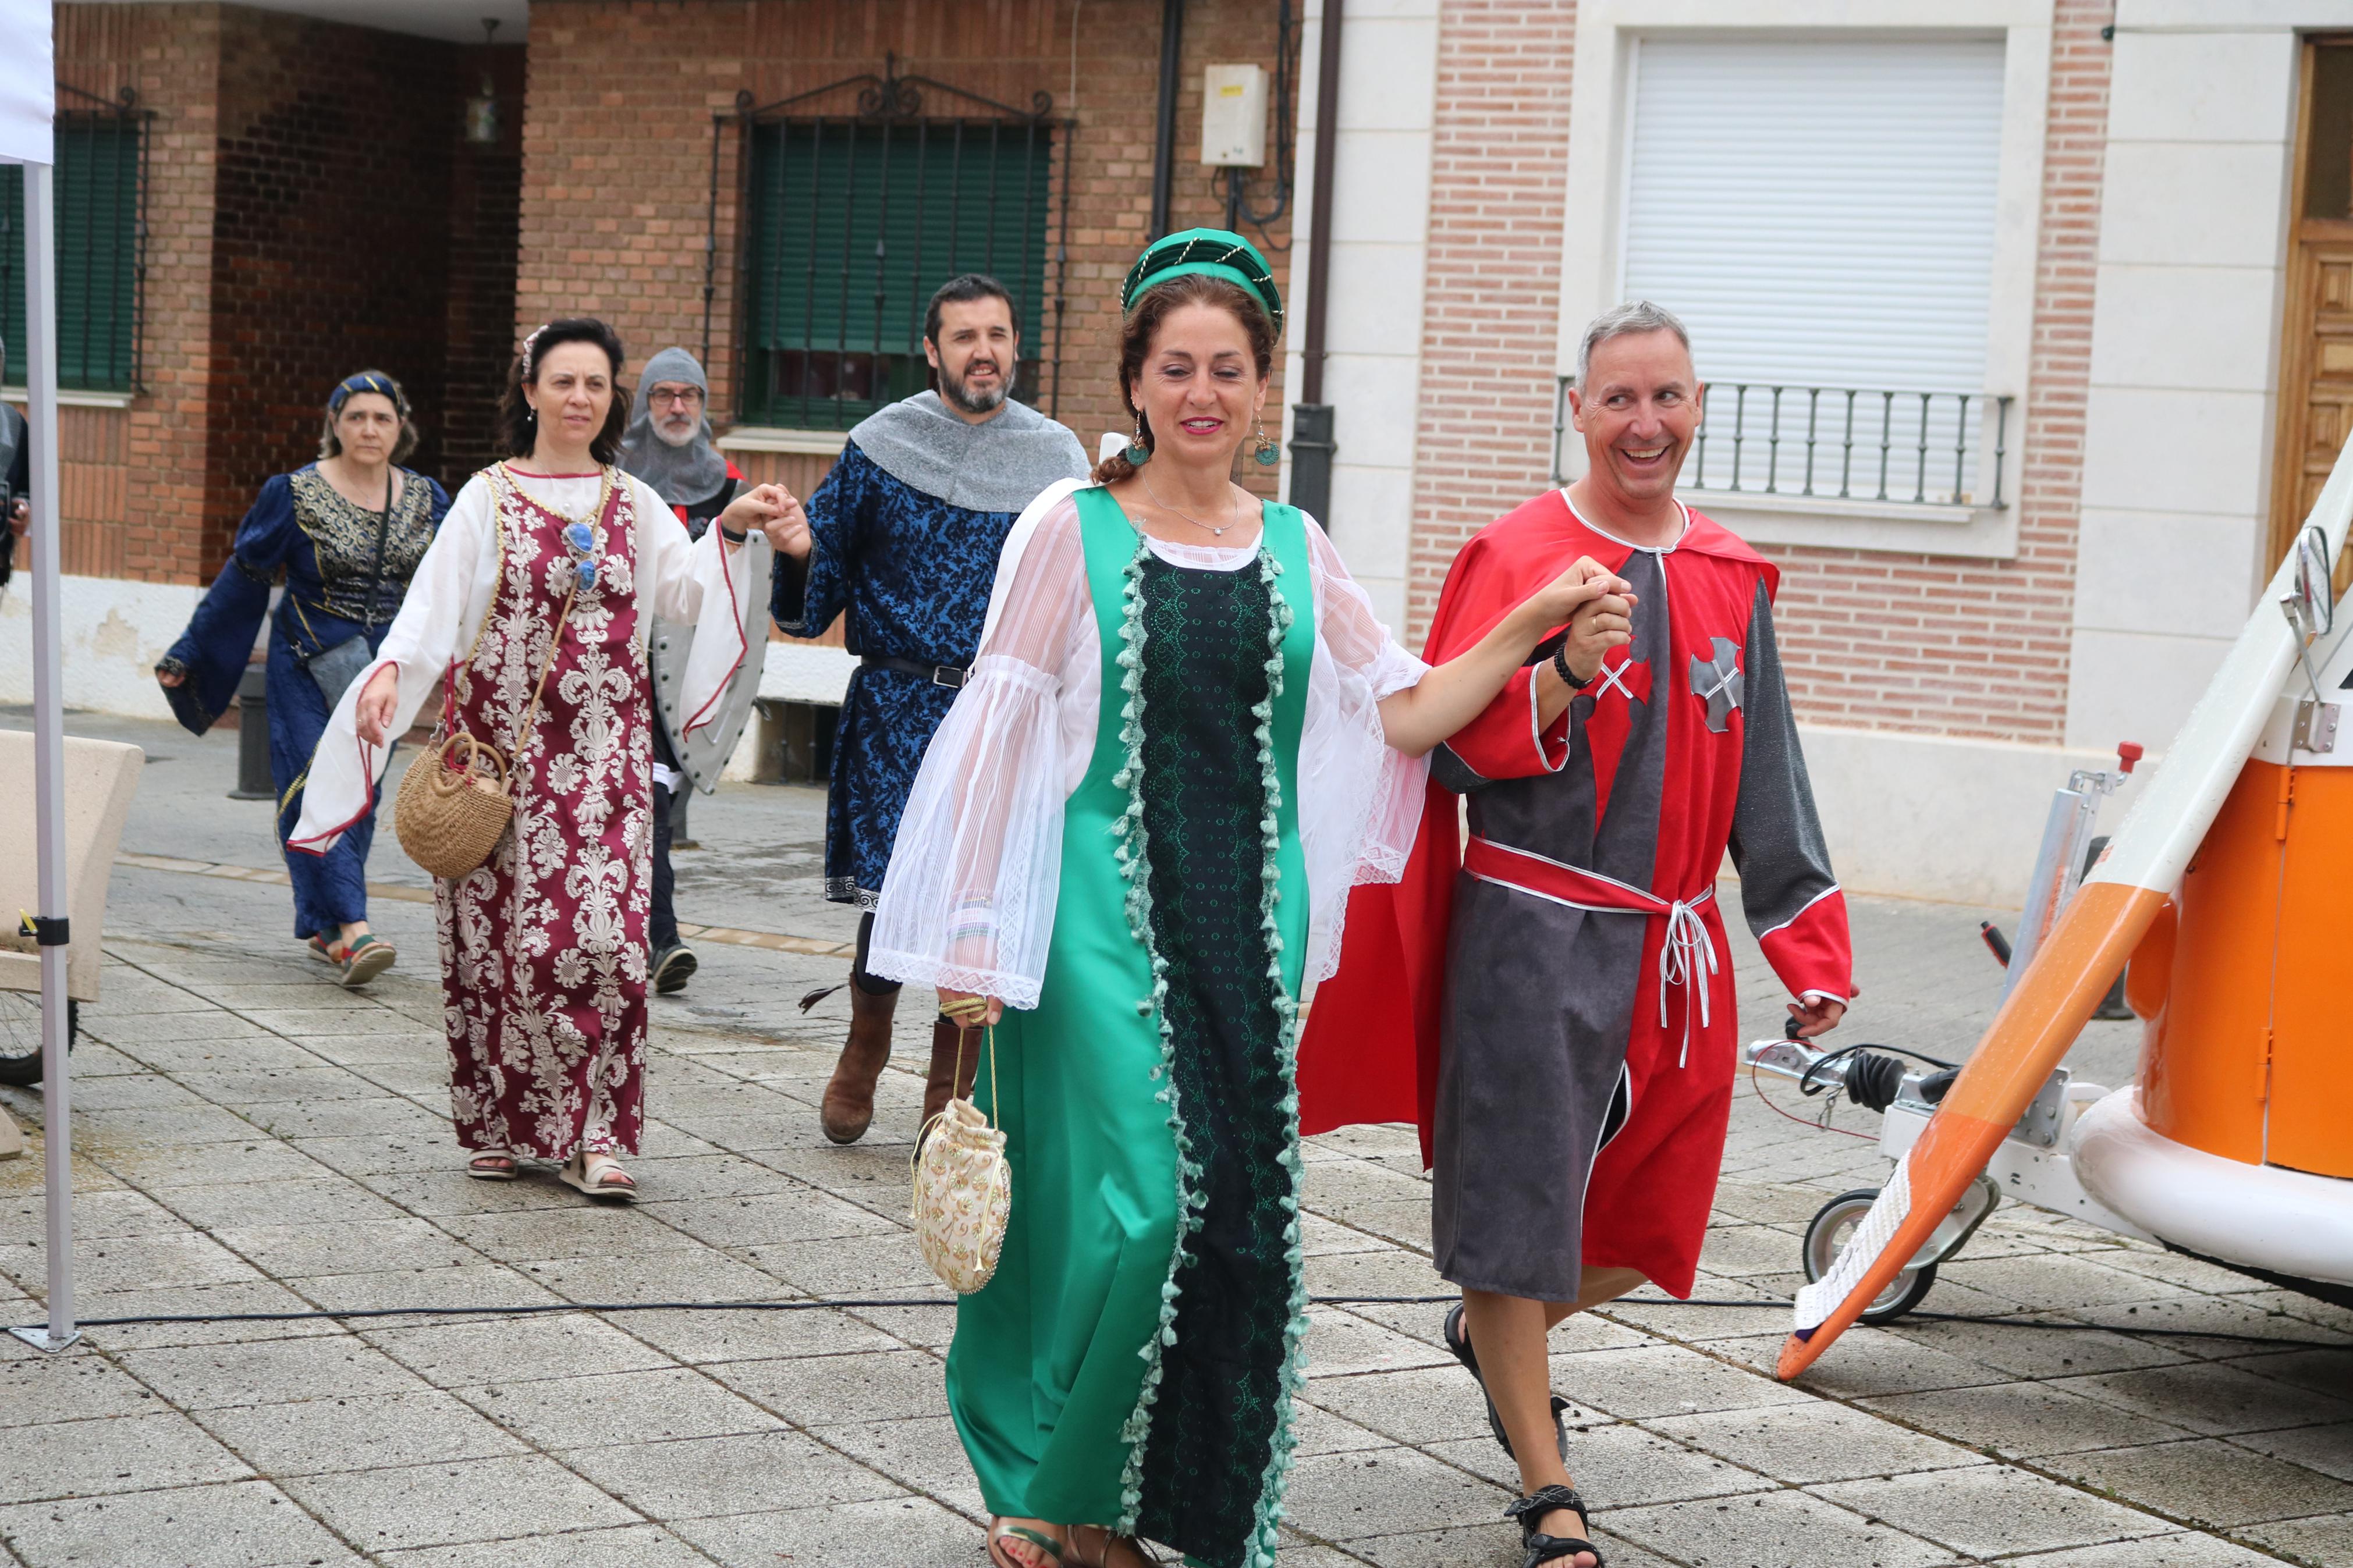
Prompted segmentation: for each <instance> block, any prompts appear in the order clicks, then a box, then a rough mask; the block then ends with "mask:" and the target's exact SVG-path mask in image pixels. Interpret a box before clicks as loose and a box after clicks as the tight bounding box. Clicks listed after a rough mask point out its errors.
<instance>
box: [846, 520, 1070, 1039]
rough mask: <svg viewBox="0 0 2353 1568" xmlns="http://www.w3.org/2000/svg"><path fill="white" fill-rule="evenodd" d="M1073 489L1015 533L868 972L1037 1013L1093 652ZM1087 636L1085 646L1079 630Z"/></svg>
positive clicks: (908, 833)
mask: <svg viewBox="0 0 2353 1568" xmlns="http://www.w3.org/2000/svg"><path fill="white" fill-rule="evenodd" d="M1076 488H1077V487H1076V485H1075V483H1074V482H1069V481H1066V482H1063V483H1060V484H1058V485H1056V486H1055V487H1054V488H1053V489H1049V490H1048V491H1047V492H1046V493H1045V494H1044V495H1041V496H1040V497H1039V498H1038V500H1036V501H1034V502H1032V503H1031V504H1030V507H1029V510H1027V511H1025V512H1024V513H1023V514H1022V516H1021V518H1020V520H1019V521H1017V522H1016V523H1015V524H1014V527H1013V532H1012V535H1011V536H1010V538H1008V541H1007V542H1006V547H1005V554H1004V556H1003V558H1002V560H1001V561H1000V562H999V563H998V565H997V584H996V588H995V590H994V591H993V593H992V594H991V595H990V598H989V607H988V621H987V629H986V630H985V631H983V633H982V634H981V641H980V654H979V657H978V658H976V659H975V660H974V662H973V667H972V676H971V679H969V680H968V681H967V682H966V683H965V688H964V689H963V690H962V691H961V692H959V693H958V694H957V696H956V700H955V706H953V707H951V708H950V709H949V710H948V716H947V718H946V719H945V720H944V721H942V723H941V725H940V728H939V732H938V733H937V734H935V735H934V736H933V738H932V743H931V748H930V750H928V751H927V752H924V753H923V769H922V771H921V772H920V773H917V774H916V775H915V785H914V788H913V791H912V792H911V793H910V794H909V795H908V797H907V809H906V811H905V812H904V813H903V814H902V816H900V818H899V837H898V839H897V841H896V842H895V844H894V845H893V847H892V851H891V868H890V869H889V871H888V872H886V873H885V874H884V876H883V879H882V897H881V901H880V903H879V904H878V905H877V907H876V909H875V911H874V933H873V938H872V941H871V944H870V948H869V952H868V954H867V961H866V963H867V968H868V969H869V970H870V971H871V972H872V973H876V974H880V975H883V976H885V977H887V978H890V979H893V980H905V981H912V982H915V983H918V984H926V985H934V986H945V987H948V988H949V989H951V990H956V991H970V992H975V993H978V994H984V995H990V996H997V997H1000V998H1002V999H1003V1000H1004V1001H1005V1003H1006V1004H1007V1005H1009V1006H1014V1007H1035V1006H1036V1005H1038V996H1039V988H1040V986H1041V985H1042V984H1043V983H1044V981H1045V977H1046V952H1047V948H1048V946H1049V944H1050V942H1051V940H1052V938H1053V933H1054V904H1055V899H1056V895H1057V893H1058V892H1059V891H1060V885H1061V875H1062V864H1061V861H1062V803H1063V801H1064V799H1065V798H1066V797H1067V796H1068V795H1069V793H1070V791H1069V785H1068V783H1067V781H1066V779H1065V769H1064V759H1063V756H1062V752H1063V745H1064V742H1063V736H1062V728H1063V726H1062V718H1061V713H1060V706H1061V704H1060V698H1061V696H1062V693H1063V690H1064V688H1065V686H1066V684H1067V682H1068V679H1069V676H1070V666H1071V660H1072V647H1073V645H1074V644H1077V643H1079V642H1081V641H1082V640H1083V641H1085V642H1086V643H1087V644H1088V645H1089V646H1090V647H1092V639H1093V637H1094V630H1093V626H1092V620H1091V619H1090V616H1091V607H1090V605H1091V601H1090V600H1089V597H1088V594H1087V573H1086V554H1085V551H1084V548H1083V546H1082V543H1081V540H1080V534H1079V516H1078V508H1077V507H1076V506H1075V505H1073V504H1072V503H1071V501H1070V500H1069V496H1070V492H1071V490H1072V489H1076ZM1081 631H1083V632H1084V634H1085V636H1084V637H1083V638H1082V637H1079V636H1078V635H1077V634H1078V633H1080V632H1081Z"/></svg>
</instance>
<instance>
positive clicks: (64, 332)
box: [0, 108, 146, 392]
mask: <svg viewBox="0 0 2353 1568" xmlns="http://www.w3.org/2000/svg"><path fill="white" fill-rule="evenodd" d="M145 133H146V120H145V116H144V115H143V114H141V113H139V112H137V111H135V110H130V109H128V108H125V109H124V110H92V111H81V110H66V111H61V112H59V113H58V117H57V142H56V146H57V164H56V169H57V174H56V179H55V183H54V184H53V186H52V189H53V190H54V191H55V193H56V205H57V212H56V221H57V289H58V385H59V386H60V387H66V388H71V389H74V390H78V391H88V392H130V391H132V390H133V389H134V388H136V386H137V385H138V383H139V319H140V307H141V304H142V292H143V289H142V285H143V281H144V276H143V275H144V268H143V267H142V258H141V256H140V237H141V228H142V223H141V218H142V195H143V188H144V185H145V174H146V134H145ZM0 333H5V335H6V339H7V344H8V356H9V357H8V365H7V371H6V379H7V381H8V382H9V383H10V384H14V385H22V384H24V379H25V352H26V335H25V333H26V323H25V171H24V170H23V169H22V168H21V167H19V166H17V165H16V164H13V163H12V164H6V165H0Z"/></svg>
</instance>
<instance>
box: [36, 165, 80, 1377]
mask: <svg viewBox="0 0 2353 1568" xmlns="http://www.w3.org/2000/svg"><path fill="white" fill-rule="evenodd" d="M24 168H25V336H26V340H27V342H26V345H25V346H26V364H25V385H26V390H27V392H28V394H29V396H28V400H27V409H26V411H27V413H28V414H29V415H30V416H31V418H30V421H29V425H28V428H27V431H26V439H27V440H28V441H30V442H31V443H32V447H33V453H32V458H33V463H32V480H33V527H32V541H33V563H32V580H33V581H32V586H33V798H34V805H35V811H36V814H37V833H38V835H39V837H38V847H39V861H40V900H41V907H40V910H39V911H38V912H39V915H40V917H41V918H40V920H39V925H40V927H41V928H42V929H41V931H40V935H41V942H42V946H41V1108H42V1113H43V1114H42V1129H41V1158H42V1162H43V1163H44V1165H45V1166H46V1170H45V1171H44V1173H43V1176H44V1185H45V1186H46V1188H47V1196H48V1215H47V1219H48V1247H49V1327H48V1331H47V1333H46V1334H42V1333H41V1332H40V1331H37V1330H33V1331H18V1337H20V1338H22V1339H25V1340H27V1341H29V1342H32V1343H33V1344H36V1345H38V1346H39V1347H40V1348H41V1349H43V1350H47V1351H61V1350H63V1349H65V1348H66V1347H67V1346H68V1345H69V1344H71V1343H73V1342H74V1341H75V1340H76V1339H78V1338H79V1337H80V1331H79V1330H77V1329H76V1328H75V1327H74V1302H73V1132H72V1113H71V1110H70V1109H69V1100H70V1098H71V1095H70V1090H71V1082H70V1080H69V1078H68V1076H67V1069H68V1067H69V1062H68V1058H67V1054H66V1042H67V1039H68V1035H67V1032H66V1022H67V1018H66V1014H67V1003H66V949H65V945H64V940H65V936H66V934H67V927H66V914H67V910H69V907H70V902H69V899H68V897H67V892H66V795H65V783H66V771H65V697H64V690H63V688H62V685H61V683H60V681H59V679H58V574H59V569H60V566H61V563H60V561H59V559H58V333H57V319H58V318H57V294H58V281H57V244H56V234H57V230H56V227H55V224H56V217H57V214H56V210H55V208H54V206H53V205H52V203H53V200H54V190H55V185H56V182H55V180H54V178H53V177H52V174H53V171H52V170H51V168H50V166H49V165H48V164H47V163H26V165H25V166H24ZM97 937H98V933H97V932H96V931H90V932H86V933H84V935H83V940H84V941H85V942H92V941H96V940H97Z"/></svg>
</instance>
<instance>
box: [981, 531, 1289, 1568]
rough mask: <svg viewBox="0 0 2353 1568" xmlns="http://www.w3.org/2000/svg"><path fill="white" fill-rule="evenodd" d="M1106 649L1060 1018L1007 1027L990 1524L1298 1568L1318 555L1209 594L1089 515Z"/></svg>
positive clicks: (1221, 1567) (1070, 837) (1055, 989)
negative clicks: (1292, 1500)
mask: <svg viewBox="0 0 2353 1568" xmlns="http://www.w3.org/2000/svg"><path fill="white" fill-rule="evenodd" d="M1077 502H1078V507H1079V516H1080V524H1081V530H1082V538H1083V541H1084V544H1085V552H1086V563H1087V580H1088V589H1089V593H1090V595H1091V597H1092V603H1093V608H1094V612H1095V622H1096V626H1097V630H1098V633H1099V635H1100V636H1101V637H1102V639H1103V677H1104V679H1103V707H1102V709H1101V711H1100V713H1099V715H1098V718H1097V724H1096V741H1095V749H1094V753H1093V755H1092V758H1090V760H1089V763H1088V766H1087V771H1086V774H1085V776H1084V778H1083V779H1082V782H1081V784H1080V785H1079V787H1078V790H1077V792H1076V793H1075V794H1073V795H1071V798H1070V800H1069V802H1068V803H1067V805H1066V808H1065V813H1064V819H1063V832H1062V846H1061V857H1062V858H1061V881H1060V894H1059V898H1058V902H1057V904H1056V909H1055V916H1054V930H1053V936H1052V939H1051V942H1050V947H1049V954H1048V960H1047V968H1046V975H1045V982H1044V985H1043V987H1042V989H1041V993H1040V995H1039V1005H1038V1006H1037V1007H1036V1008H1034V1009H1031V1010H1029V1011H1026V1012H1008V1014H1007V1015H1006V1016H1005V1020H1004V1022H1003V1023H1002V1024H1000V1025H999V1026H998V1028H997V1051H996V1069H997V1070H996V1074H995V1075H994V1076H993V1077H992V1076H990V1075H989V1074H988V1073H987V1071H986V1063H984V1076H983V1078H982V1080H981V1082H980V1083H979V1085H978V1086H977V1087H976V1090H975V1098H976V1100H978V1101H979V1103H980V1104H981V1105H982V1106H983V1107H984V1108H987V1107H990V1106H991V1105H992V1101H993V1102H994V1109H995V1110H996V1113H997V1117H998V1119H999V1121H1000V1122H1001V1124H1002V1125H1003V1127H1004V1129H1005V1131H1006V1134H1007V1157H1008V1163H1009V1164H1010V1166H1011V1168H1012V1175H1013V1205H1012V1217H1011V1221H1010V1224H1009V1225H1008V1229H1007V1233H1006V1239H1005V1247H1004V1252H1003V1255H1002V1258H1001V1261H1000V1262H999V1263H998V1266H997V1275H996V1277H995V1279H992V1280H991V1281H990V1283H989V1284H988V1286H987V1288H986V1289H982V1290H979V1291H977V1292H975V1293H974V1294H972V1295H969V1296H966V1297H965V1298H964V1299H963V1300H962V1301H961V1302H960V1303H959V1304H958V1308H957V1312H956V1329H955V1342H954V1343H953V1344H952V1346H951V1347H950V1349H949V1352H948V1362H947V1392H948V1405H949V1408H950V1410H951V1412H952V1413H953V1414H954V1415H955V1423H956V1428H957V1431H958V1433H959V1434H960V1436H962V1438H963V1441H964V1446H965V1453H966V1454H967V1455H968V1456H969V1458H970V1459H971V1461H972V1467H973V1469H974V1471H975V1473H976V1475H977V1476H978V1478H979V1480H980V1486H981V1493H982V1496H983V1497H984V1498H985V1499H986V1500H987V1505H988V1509H989V1511H990V1512H991V1513H992V1514H996V1515H998V1516H1015V1517H1024V1518H1033V1519H1044V1520H1050V1521H1055V1522H1058V1523H1064V1524H1102V1525H1110V1526H1113V1527H1115V1528H1117V1529H1119V1530H1121V1531H1123V1532H1126V1533H1135V1534H1141V1535H1143V1536H1145V1537H1146V1538H1148V1539H1151V1540H1155V1541H1158V1542H1165V1543H1166V1544H1168V1545H1170V1546H1174V1547H1176V1549H1178V1550H1179V1551H1181V1552H1184V1553H1185V1554H1186V1555H1187V1558H1188V1560H1190V1561H1192V1562H1194V1563H1200V1564H1207V1565H1209V1568H1251V1565H1254V1568H1264V1565H1265V1564H1268V1563H1271V1561H1272V1558H1273V1552H1274V1542H1275V1526H1276V1523H1277V1521H1279V1519H1280V1517H1281V1512H1282V1491H1283V1485H1284V1480H1285V1477H1286V1475H1287V1472H1288V1470H1289V1468H1290V1462H1291V1449H1292V1445H1293V1438H1292V1434H1291V1429H1290V1413H1291V1405H1292V1397H1293V1393H1294V1392H1295V1390H1296V1388H1297V1386H1298V1382H1299V1376H1300V1368H1301V1365H1302V1353H1301V1340H1302V1336H1303V1332H1304V1328H1305V1302H1306V1297H1305V1291H1304V1287H1303V1279H1302V1275H1301V1262H1300V1247H1299V1213H1298V1206H1299V1205H1298V1185H1299V1170H1300V1166H1299V1153H1298V1143H1299V1137H1298V1125H1299V1117H1298V1098H1297V1094H1296V1090H1295V1089H1294V1088H1293V1079H1292V1066H1293V1048H1294V1047H1295V1043H1296V1037H1297V1015H1296V1009H1295V1007H1294V1005H1293V998H1295V997H1296V995H1297V994H1298V986H1299V980H1300V974H1301V970H1302V965H1303V961H1304V950H1305V942H1306V930H1307V913H1308V910H1307V885H1306V869H1305V865H1304V862H1303V859H1302V857H1301V854H1300V846H1299V814H1298V788H1297V778H1298V756H1299V737H1300V733H1301V730H1302V727H1303V719H1304V715H1305V710H1306V694H1307V681H1308V668H1309V662H1310V660H1311V658H1312V657H1313V654H1314V615H1313V609H1312V605H1313V598H1312V591H1311V589H1310V587H1309V582H1310V579H1309V575H1308V571H1309V568H1308V561H1307V550H1306V538H1305V532H1304V529H1305V523H1304V521H1303V519H1302V518H1301V516H1300V514H1299V513H1298V512H1297V511H1295V510H1293V509H1291V508H1289V507H1284V506H1279V505H1274V504H1271V503H1270V504H1269V505H1268V506H1267V507H1266V509H1265V510H1266V542H1265V547H1264V548H1263V549H1262V550H1261V552H1260V560H1259V561H1258V562H1257V563H1254V564H1252V565H1250V566H1245V567H1243V568H1242V569H1241V570H1240V571H1238V572H1233V573H1214V572H1199V571H1188V570H1185V569H1181V568H1177V567H1175V566H1171V565H1169V564H1168V563H1166V562H1163V561H1161V560H1160V559H1159V558H1158V557H1157V556H1155V555H1154V554H1152V553H1151V552H1150V551H1149V550H1147V549H1146V548H1145V546H1144V544H1143V540H1142V536H1141V535H1140V534H1139V533H1138V532H1137V531H1135V530H1134V528H1133V527H1132V526H1131V524H1130V523H1129V521H1128V520H1127V518H1126V517H1125V515H1124V513H1123V512H1121V510H1119V507H1118V505H1117V503H1116V502H1115V501H1113V500H1112V499H1111V497H1110V496H1109V494H1108V493H1107V492H1105V491H1103V490H1102V489H1087V490H1082V491H1080V492H1079V493H1078V496H1077Z"/></svg>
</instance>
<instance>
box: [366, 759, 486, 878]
mask: <svg viewBox="0 0 2353 1568" xmlns="http://www.w3.org/2000/svg"><path fill="white" fill-rule="evenodd" d="M513 816H514V797H513V796H512V795H509V794H508V793H507V765H506V763H505V762H504V761H503V760H502V759H501V757H500V756H499V752H498V748H497V747H495V746H488V745H484V744H483V743H482V742H480V741H477V740H476V739H474V737H473V736H471V735H469V734H468V733H466V731H463V730H459V731H455V732H454V733H452V734H451V735H450V736H449V737H448V739H447V740H445V741H443V742H440V743H439V744H438V745H431V746H427V747H426V748H425V752H424V754H423V755H422V756H420V757H418V758H417V760H416V761H415V762H413V763H409V764H408V773H407V776H406V777H405V778H403V779H402V780H401V781H400V795H399V797H398V798H397V799H396V801H395V802H394V804H393V808H392V826H393V830H394V831H395V832H396V833H397V834H399V835H400V847H402V848H403V849H406V850H407V851H408V858H410V859H411V860H414V861H416V862H417V864H418V865H419V866H422V867H424V868H426V869H427V871H430V872H432V873H433V874H434V875H435V876H437V877H447V878H448V879H451V880H453V881H454V880H456V879H459V878H461V877H470V876H472V875H473V874H474V870H475V868H477V867H479V866H480V865H481V863H482V862H483V861H485V860H487V859H489V858H491V850H493V849H495V848H497V847H499V839H500V838H501V837H503V836H504V835H505V833H506V830H507V823H508V821H509V820H510V819H512V817H513Z"/></svg>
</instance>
